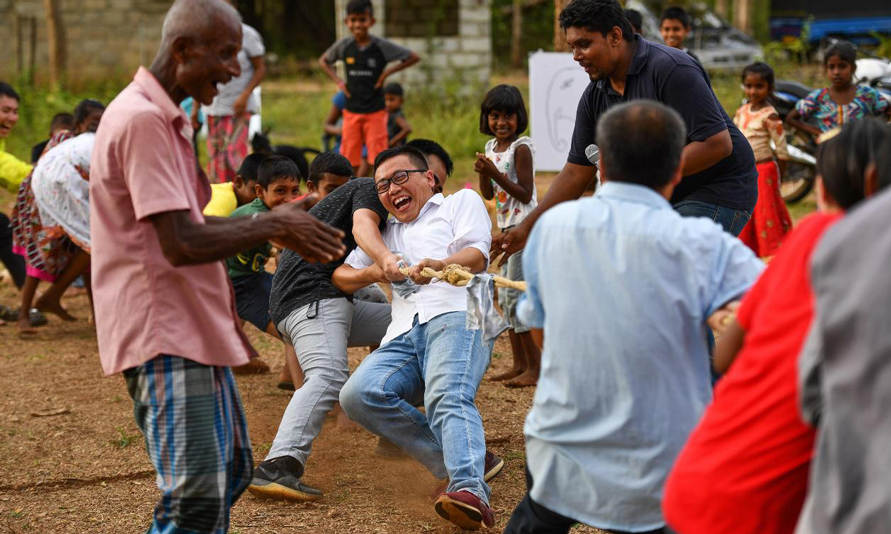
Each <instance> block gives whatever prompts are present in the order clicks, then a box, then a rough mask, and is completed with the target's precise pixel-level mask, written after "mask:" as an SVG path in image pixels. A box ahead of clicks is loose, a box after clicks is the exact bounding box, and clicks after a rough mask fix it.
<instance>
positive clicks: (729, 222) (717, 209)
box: [674, 200, 752, 237]
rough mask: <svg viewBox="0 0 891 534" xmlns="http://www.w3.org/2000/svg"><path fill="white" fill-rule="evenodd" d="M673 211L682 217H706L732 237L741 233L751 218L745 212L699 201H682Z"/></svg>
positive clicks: (750, 215)
mask: <svg viewBox="0 0 891 534" xmlns="http://www.w3.org/2000/svg"><path fill="white" fill-rule="evenodd" d="M674 210H675V211H676V212H678V213H680V214H681V216H683V217H708V218H709V219H711V220H713V221H715V222H716V223H718V224H720V225H721V226H722V227H723V228H724V231H725V232H727V233H728V234H731V235H732V236H734V237H736V236H738V235H739V233H740V232H742V229H743V227H745V225H746V223H747V222H749V219H750V218H752V214H751V213H749V212H748V211H746V210H733V209H730V208H725V207H722V206H718V205H716V204H709V203H708V202H701V201H699V200H682V201H680V202H678V203H677V204H675V205H674Z"/></svg>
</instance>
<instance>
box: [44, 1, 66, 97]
mask: <svg viewBox="0 0 891 534" xmlns="http://www.w3.org/2000/svg"><path fill="white" fill-rule="evenodd" d="M43 8H44V10H46V40H47V48H48V50H49V67H50V68H49V82H50V86H51V87H52V88H53V89H57V88H58V87H59V86H60V85H59V84H60V82H61V81H62V78H63V77H64V76H65V39H64V38H63V35H62V26H61V22H60V19H59V13H58V11H57V9H56V0H43Z"/></svg>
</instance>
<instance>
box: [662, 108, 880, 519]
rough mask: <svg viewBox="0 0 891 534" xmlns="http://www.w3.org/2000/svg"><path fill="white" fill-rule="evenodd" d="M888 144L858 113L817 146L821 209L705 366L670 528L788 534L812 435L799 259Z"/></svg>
mask: <svg viewBox="0 0 891 534" xmlns="http://www.w3.org/2000/svg"><path fill="white" fill-rule="evenodd" d="M889 143H891V129H889V128H888V127H887V126H885V125H882V124H880V123H878V122H877V121H860V122H856V123H854V124H851V125H847V126H845V127H844V128H843V130H842V133H841V134H840V135H838V136H837V137H835V138H833V139H831V140H829V141H826V142H825V143H823V145H822V146H821V148H820V152H819V155H818V158H817V171H818V175H819V178H818V186H817V202H818V204H819V205H820V210H821V213H815V214H812V215H810V216H808V217H807V218H806V219H804V220H803V221H801V223H800V224H799V226H798V227H797V228H796V229H795V231H794V232H792V234H790V235H789V237H788V239H787V240H786V244H785V245H784V246H783V249H782V250H781V251H780V252H779V253H778V254H777V256H776V257H775V258H774V260H773V261H771V262H770V264H769V265H768V267H767V269H766V270H765V271H764V274H763V275H762V276H761V278H759V280H758V282H757V283H756V284H755V285H754V286H753V287H752V290H751V291H750V292H749V294H748V295H746V297H745V298H744V299H743V301H742V304H741V305H740V307H739V310H738V313H737V316H736V321H734V322H733V323H732V324H731V325H730V326H729V327H728V328H727V331H726V332H725V333H724V336H723V337H722V339H721V342H720V343H719V344H718V350H717V354H716V357H715V365H716V367H717V368H718V370H719V371H721V372H726V374H724V376H723V378H722V379H721V381H720V382H718V385H717V389H716V390H715V401H714V402H713V403H712V404H711V406H709V407H708V409H707V410H706V412H705V415H704V416H703V417H702V420H701V421H700V422H699V426H697V428H696V429H695V430H694V431H693V433H692V434H691V435H690V439H689V441H688V442H687V444H686V445H685V446H684V449H683V451H682V452H681V454H680V456H679V457H678V460H677V462H676V463H675V465H674V467H673V469H672V472H671V475H670V477H669V479H668V482H667V484H666V488H665V498H664V500H663V504H662V507H663V510H664V512H665V517H666V519H667V520H668V523H669V525H670V526H671V527H672V528H673V529H674V530H675V531H676V532H678V533H680V534H699V533H708V534H736V533H739V534H743V533H749V532H758V533H759V534H783V533H790V532H793V531H794V530H795V524H796V522H797V520H798V517H799V513H800V511H801V507H802V503H803V502H804V499H805V495H806V493H807V489H808V476H809V472H810V464H811V457H812V455H813V451H814V438H815V432H814V429H812V428H811V427H809V426H808V425H806V424H805V423H804V422H803V421H802V419H801V413H800V411H799V406H798V399H799V393H800V392H799V387H798V384H799V378H798V376H799V368H798V362H799V354H800V353H801V351H802V346H803V345H804V342H805V339H806V337H807V333H808V331H809V330H810V329H811V323H812V321H813V317H814V302H815V301H814V295H813V288H812V286H811V282H810V275H809V273H810V270H809V269H810V265H811V256H812V253H813V251H814V250H815V249H816V247H817V245H818V244H819V243H820V241H821V238H822V236H823V235H824V233H825V232H826V231H827V230H828V229H829V228H830V227H831V226H832V225H834V224H835V223H836V222H837V221H838V220H839V219H840V218H841V217H842V214H843V213H844V212H845V211H848V210H850V209H851V208H852V207H854V206H855V205H856V204H857V203H859V202H860V201H861V200H863V199H864V198H865V197H868V196H870V195H871V194H873V193H874V192H875V191H876V190H877V189H878V188H879V187H881V186H882V185H887V183H888V182H889V181H891V161H889V162H888V164H885V165H884V168H882V167H883V165H882V163H881V162H875V161H874V160H876V159H878V158H877V155H878V154H880V153H881V152H882V151H883V150H887V148H888V147H891V145H889ZM883 147H884V148H883ZM883 177H884V178H883ZM759 202H760V200H759ZM731 364H732V366H731ZM728 367H729V371H728Z"/></svg>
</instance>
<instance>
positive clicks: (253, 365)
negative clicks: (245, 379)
mask: <svg viewBox="0 0 891 534" xmlns="http://www.w3.org/2000/svg"><path fill="white" fill-rule="evenodd" d="M232 372H233V373H235V374H237V375H262V374H263V373H268V372H269V366H268V365H266V362H264V361H263V360H261V359H260V358H251V361H249V362H248V363H246V364H244V365H239V366H238V367H233V368H232Z"/></svg>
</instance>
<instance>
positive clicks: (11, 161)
mask: <svg viewBox="0 0 891 534" xmlns="http://www.w3.org/2000/svg"><path fill="white" fill-rule="evenodd" d="M32 168H33V167H32V166H31V165H28V164H27V163H25V162H24V161H22V160H20V159H19V158H17V157H15V156H13V155H12V154H10V153H9V152H7V151H6V139H0V187H2V188H3V189H6V190H7V191H9V192H10V193H15V192H16V191H18V190H19V184H21V183H22V180H24V179H25V178H26V177H27V176H28V173H30V172H31V169H32ZM232 194H233V195H235V193H232ZM232 209H235V208H232Z"/></svg>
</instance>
